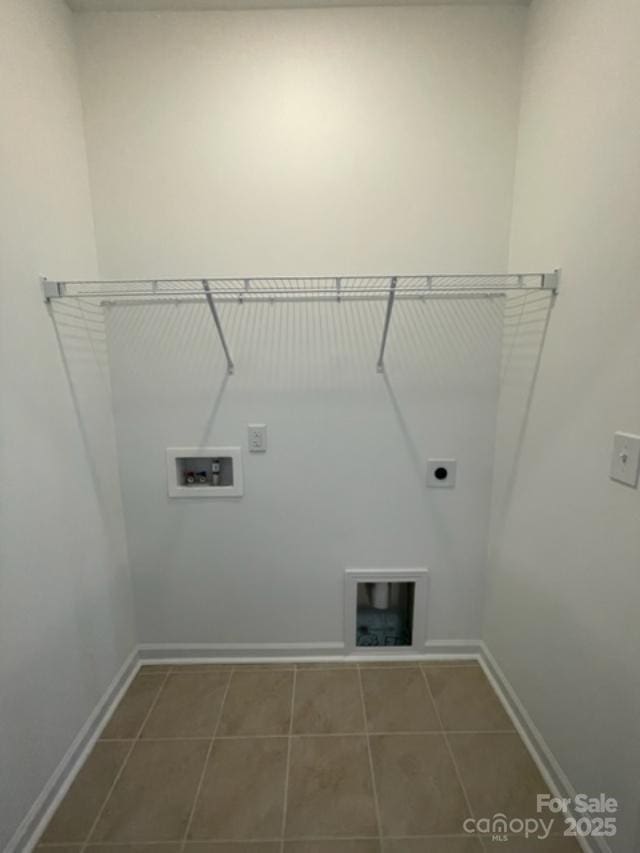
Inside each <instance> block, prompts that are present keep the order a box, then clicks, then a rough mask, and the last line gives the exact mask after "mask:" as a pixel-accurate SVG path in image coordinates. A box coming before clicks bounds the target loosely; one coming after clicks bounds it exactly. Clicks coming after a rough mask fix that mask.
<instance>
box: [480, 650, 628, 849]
mask: <svg viewBox="0 0 640 853" xmlns="http://www.w3.org/2000/svg"><path fill="white" fill-rule="evenodd" d="M480 664H481V666H482V668H483V670H484V672H485V675H486V676H487V678H488V679H489V681H490V683H491V686H492V687H493V689H494V690H495V692H496V693H497V695H498V697H499V699H500V701H501V702H502V704H503V706H504V709H505V711H506V712H507V714H508V715H509V717H510V718H511V721H512V722H513V725H514V726H515V728H516V731H517V732H518V734H519V735H520V737H521V738H522V740H523V742H524V745H525V746H526V747H527V750H528V751H529V754H530V755H531V757H532V759H533V761H534V762H535V764H536V767H537V768H538V770H539V771H540V774H541V776H542V778H543V779H544V781H545V783H546V784H547V785H548V787H549V790H550V791H551V793H552V794H553V795H554V796H557V797H569V798H570V799H573V798H574V797H575V796H576V794H577V793H578V792H577V791H576V789H575V788H574V786H573V785H572V783H571V781H570V780H569V777H568V776H567V774H566V773H565V772H564V770H563V769H562V767H561V766H560V763H559V762H558V760H557V758H556V757H555V755H554V754H553V752H552V751H551V749H550V748H549V745H548V744H547V742H546V741H545V739H544V737H543V736H542V733H541V732H540V730H539V729H538V728H537V726H536V725H535V723H534V722H533V720H532V719H531V717H530V716H529V713H528V712H527V710H526V708H525V707H524V705H523V704H522V702H521V700H520V698H519V697H518V694H517V693H516V691H515V690H514V688H513V686H512V685H511V683H510V682H509V680H508V678H507V677H506V675H505V674H504V672H503V671H502V669H501V668H500V666H499V664H498V662H497V661H496V659H495V658H494V657H493V655H492V654H491V652H490V651H489V649H488V648H487V646H486V644H485V643H484V642H482V643H481V644H480ZM576 841H577V842H578V844H579V845H580V847H581V848H582V850H583V851H584V853H612V852H611V847H610V846H609V844H608V843H607V841H606V840H605V839H604V838H576Z"/></svg>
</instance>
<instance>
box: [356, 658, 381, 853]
mask: <svg viewBox="0 0 640 853" xmlns="http://www.w3.org/2000/svg"><path fill="white" fill-rule="evenodd" d="M357 671H358V686H359V688H360V702H361V704H362V717H363V719H364V734H365V738H366V742H367V755H368V757H369V774H370V775H371V787H372V790H373V807H374V809H375V813H376V825H377V827H378V847H379V849H380V851H382V818H381V816H380V803H379V801H378V786H377V785H376V775H375V771H374V769H373V755H372V753H371V740H370V737H369V721H368V719H367V706H366V704H365V701H364V686H363V683H362V668H361V667H360V664H358V670H357Z"/></svg>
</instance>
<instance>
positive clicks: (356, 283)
mask: <svg viewBox="0 0 640 853" xmlns="http://www.w3.org/2000/svg"><path fill="white" fill-rule="evenodd" d="M205 282H206V283H207V285H208V287H209V292H210V294H211V296H212V297H213V298H214V299H215V300H216V301H220V302H223V301H224V302H229V301H233V302H247V301H254V300H255V301H262V300H272V301H274V302H275V301H288V300H295V301H298V300H303V301H307V300H308V301H316V300H332V301H334V300H338V299H340V300H341V299H345V300H346V299H354V298H355V299H362V298H366V299H387V298H388V296H389V291H390V288H391V283H392V282H395V285H394V289H395V294H396V297H397V298H411V299H423V298H428V297H429V296H432V295H438V294H442V295H448V294H453V295H455V294H458V295H462V294H467V293H468V294H478V295H480V294H487V295H495V294H500V293H505V292H507V291H512V290H523V289H539V288H543V289H551V290H556V289H557V273H556V272H552V273H521V274H497V275H413V276H355V277H354V276H331V277H328V276H327V277H304V278H297V277H296V278H215V277H204V278H182V279H177V278H158V279H113V280H102V281H81V280H76V281H59V280H57V281H55V280H50V279H44V280H43V290H44V295H45V299H47V300H48V299H60V298H65V297H74V298H77V299H78V298H79V299H100V300H105V301H107V302H109V301H111V300H114V301H116V300H117V301H118V302H121V301H126V300H132V299H134V300H136V301H138V300H147V299H150V300H153V301H155V300H162V299H189V298H193V297H195V298H199V299H204V298H205V294H204V290H203V284H204V283H205Z"/></svg>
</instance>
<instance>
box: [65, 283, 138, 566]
mask: <svg viewBox="0 0 640 853" xmlns="http://www.w3.org/2000/svg"><path fill="white" fill-rule="evenodd" d="M49 313H50V315H51V319H52V321H53V328H54V332H55V335H56V340H57V343H58V347H59V349H60V356H61V361H62V366H63V369H64V372H65V376H66V378H67V382H68V384H69V391H70V395H71V400H72V403H73V408H74V412H75V415H76V420H77V423H78V428H79V431H80V435H81V437H82V452H83V454H84V457H85V460H86V463H87V466H88V469H89V471H90V473H91V479H92V483H93V488H94V492H95V495H96V499H97V503H98V507H99V510H100V517H101V519H102V523H103V525H104V530H105V537H106V540H107V542H108V545H109V548H110V551H111V554H112V558H113V559H114V561H115V563H116V564H118V565H123V564H125V563H126V562H127V555H126V548H125V545H124V542H125V534H124V523H123V519H122V509H121V496H120V482H119V477H118V462H117V451H116V445H115V438H114V428H113V412H112V398H111V385H110V377H109V355H108V350H107V340H106V329H105V323H104V312H103V309H102V307H101V306H100V305H99V304H98V303H97V302H95V301H93V300H80V299H76V300H71V299H60V300H54V301H53V302H52V303H50V305H49Z"/></svg>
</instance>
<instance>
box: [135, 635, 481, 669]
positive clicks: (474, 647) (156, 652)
mask: <svg viewBox="0 0 640 853" xmlns="http://www.w3.org/2000/svg"><path fill="white" fill-rule="evenodd" d="M138 650H139V655H140V661H141V662H142V663H148V664H153V663H156V664H168V663H226V662H229V661H235V662H236V663H258V662H260V661H263V662H264V663H273V662H275V663H278V662H295V661H304V660H308V659H313V660H316V661H332V660H334V661H346V660H350V661H356V660H363V661H364V660H378V659H379V660H388V661H393V660H406V659H407V658H415V659H416V660H424V659H429V660H446V659H447V658H451V657H456V658H469V659H471V660H477V659H478V658H479V655H480V641H479V640H430V641H427V642H426V643H425V645H424V652H420V653H418V654H416V652H415V651H414V650H413V649H412V650H411V651H409V652H403V651H397V650H396V649H395V648H393V647H391V646H390V647H389V648H384V649H382V648H377V647H371V649H366V650H365V649H364V648H363V649H358V650H357V651H356V652H355V653H353V652H352V653H349V654H348V655H347V654H346V653H345V651H346V647H345V644H344V643H337V642H336V643H329V642H326V643H324V642H317V643H142V644H141V645H140V646H139V647H138Z"/></svg>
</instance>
